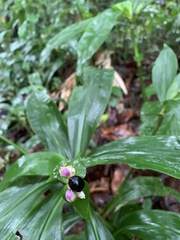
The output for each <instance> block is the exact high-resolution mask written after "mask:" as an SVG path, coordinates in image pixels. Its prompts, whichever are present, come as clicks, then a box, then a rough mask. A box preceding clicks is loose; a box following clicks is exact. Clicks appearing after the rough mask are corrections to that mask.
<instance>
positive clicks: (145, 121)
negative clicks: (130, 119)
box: [140, 101, 162, 136]
mask: <svg viewBox="0 0 180 240" xmlns="http://www.w3.org/2000/svg"><path fill="white" fill-rule="evenodd" d="M161 109H162V106H161V104H160V103H159V101H154V102H145V103H144V104H143V106H142V108H141V126H140V135H141V136H142V135H152V134H153V130H154V128H155V126H156V125H157V122H158V116H159V114H160V112H161Z"/></svg>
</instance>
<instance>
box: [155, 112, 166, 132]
mask: <svg viewBox="0 0 180 240" xmlns="http://www.w3.org/2000/svg"><path fill="white" fill-rule="evenodd" d="M164 113H165V107H163V108H162V110H161V112H160V114H159V117H158V121H157V124H156V126H155V127H154V129H153V132H152V135H155V134H156V132H157V131H158V129H159V127H160V126H161V123H162V120H163V118H164Z"/></svg>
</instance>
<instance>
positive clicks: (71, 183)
mask: <svg viewBox="0 0 180 240" xmlns="http://www.w3.org/2000/svg"><path fill="white" fill-rule="evenodd" d="M59 173H60V175H61V176H62V177H66V178H68V190H67V191H66V193H65V197H66V200H67V201H68V202H74V201H75V199H76V198H77V197H79V198H81V199H84V198H85V194H84V192H83V191H82V190H83V188H84V185H85V183H84V180H83V179H82V178H81V177H79V176H75V173H76V170H75V168H73V167H72V166H66V167H61V168H60V169H59Z"/></svg>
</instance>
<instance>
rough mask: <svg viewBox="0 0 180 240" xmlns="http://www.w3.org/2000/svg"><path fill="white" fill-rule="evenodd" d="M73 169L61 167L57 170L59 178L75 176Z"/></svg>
mask: <svg viewBox="0 0 180 240" xmlns="http://www.w3.org/2000/svg"><path fill="white" fill-rule="evenodd" d="M75 172H76V171H75V168H73V167H72V166H67V167H61V168H60V169H59V173H60V175H61V176H63V177H68V178H69V177H72V176H73V175H74V174H75Z"/></svg>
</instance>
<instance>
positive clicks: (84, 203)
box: [63, 181, 90, 220]
mask: <svg viewBox="0 0 180 240" xmlns="http://www.w3.org/2000/svg"><path fill="white" fill-rule="evenodd" d="M67 189H68V187H67V186H65V187H64V189H63V198H64V199H65V200H66V198H65V192H66V191H67ZM83 192H84V194H85V198H84V199H81V198H78V197H77V198H76V199H75V201H74V202H71V203H70V204H71V205H72V206H74V207H75V209H76V210H77V212H78V213H79V215H80V216H81V217H82V218H84V219H86V220H89V219H90V208H89V194H90V189H89V185H88V183H87V182H86V181H85V186H84V188H83Z"/></svg>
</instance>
